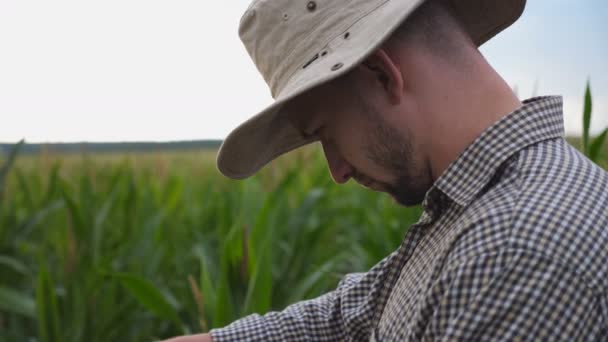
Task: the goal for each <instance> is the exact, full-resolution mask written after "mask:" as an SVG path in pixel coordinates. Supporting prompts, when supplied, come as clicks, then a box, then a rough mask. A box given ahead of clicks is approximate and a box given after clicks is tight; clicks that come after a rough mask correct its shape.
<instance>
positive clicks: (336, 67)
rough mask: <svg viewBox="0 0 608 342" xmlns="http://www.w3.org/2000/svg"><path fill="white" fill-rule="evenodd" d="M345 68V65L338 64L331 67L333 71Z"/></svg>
mask: <svg viewBox="0 0 608 342" xmlns="http://www.w3.org/2000/svg"><path fill="white" fill-rule="evenodd" d="M343 66H344V64H343V63H336V64H334V66H332V67H331V71H337V70H340V69H342V67H343Z"/></svg>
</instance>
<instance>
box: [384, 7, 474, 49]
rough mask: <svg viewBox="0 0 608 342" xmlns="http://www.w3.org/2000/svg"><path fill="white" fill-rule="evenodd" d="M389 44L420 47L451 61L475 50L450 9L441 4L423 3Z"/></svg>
mask: <svg viewBox="0 0 608 342" xmlns="http://www.w3.org/2000/svg"><path fill="white" fill-rule="evenodd" d="M389 41H393V42H395V41H396V42H397V43H402V44H414V45H415V46H420V45H422V46H424V47H426V48H427V49H428V50H429V51H430V52H432V53H434V54H436V55H438V56H440V57H447V58H449V59H451V60H453V59H454V58H455V57H457V56H459V55H461V54H460V53H459V52H462V51H464V50H465V49H468V48H470V47H475V48H476V46H475V44H474V43H473V41H472V40H471V38H470V37H469V35H468V34H467V32H466V30H465V29H464V27H463V26H462V24H461V23H460V21H459V20H458V19H457V17H456V16H455V15H454V14H453V12H452V10H451V9H450V7H449V6H448V5H447V4H445V3H444V1H441V0H427V1H424V2H423V3H422V4H421V5H420V6H419V7H418V8H417V9H416V10H415V11H414V12H413V13H412V14H411V15H410V16H409V17H408V18H407V19H406V20H405V21H404V23H403V24H401V26H399V27H398V28H397V29H396V30H395V32H394V33H393V35H392V36H391V38H390V39H389Z"/></svg>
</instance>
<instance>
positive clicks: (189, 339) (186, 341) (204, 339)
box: [163, 334, 213, 342]
mask: <svg viewBox="0 0 608 342" xmlns="http://www.w3.org/2000/svg"><path fill="white" fill-rule="evenodd" d="M163 342H213V340H212V339H211V335H210V334H197V335H188V336H180V337H174V338H172V339H168V340H164V341H163Z"/></svg>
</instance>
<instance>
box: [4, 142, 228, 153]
mask: <svg viewBox="0 0 608 342" xmlns="http://www.w3.org/2000/svg"><path fill="white" fill-rule="evenodd" d="M221 143H222V141H221V140H192V141H172V142H112V143H89V142H79V143H44V144H28V143H26V144H24V145H23V146H22V147H21V149H20V150H19V153H20V154H36V153H41V152H44V153H112V152H158V151H184V150H200V149H217V148H219V147H220V145H221ZM12 147H13V144H0V154H6V153H8V151H10V150H11V148H12Z"/></svg>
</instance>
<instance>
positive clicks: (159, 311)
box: [111, 273, 181, 326]
mask: <svg viewBox="0 0 608 342" xmlns="http://www.w3.org/2000/svg"><path fill="white" fill-rule="evenodd" d="M111 275H112V276H113V277H116V278H118V279H119V280H120V282H121V284H122V285H123V286H124V287H125V288H126V289H127V291H129V293H131V295H132V296H133V297H135V299H137V301H138V302H139V303H140V304H141V305H143V306H144V307H146V308H147V309H148V310H150V311H151V312H152V313H154V314H155V315H157V316H158V317H160V318H163V319H166V320H169V321H173V322H175V323H176V324H177V325H178V326H181V323H180V320H179V317H178V315H177V311H176V309H175V308H174V307H173V306H172V305H171V303H170V301H169V300H168V299H167V297H165V296H164V295H163V293H162V292H160V291H159V290H158V289H157V288H156V287H154V284H152V283H151V282H150V281H148V280H146V279H143V278H141V277H139V276H136V275H133V274H125V273H114V274H111Z"/></svg>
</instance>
